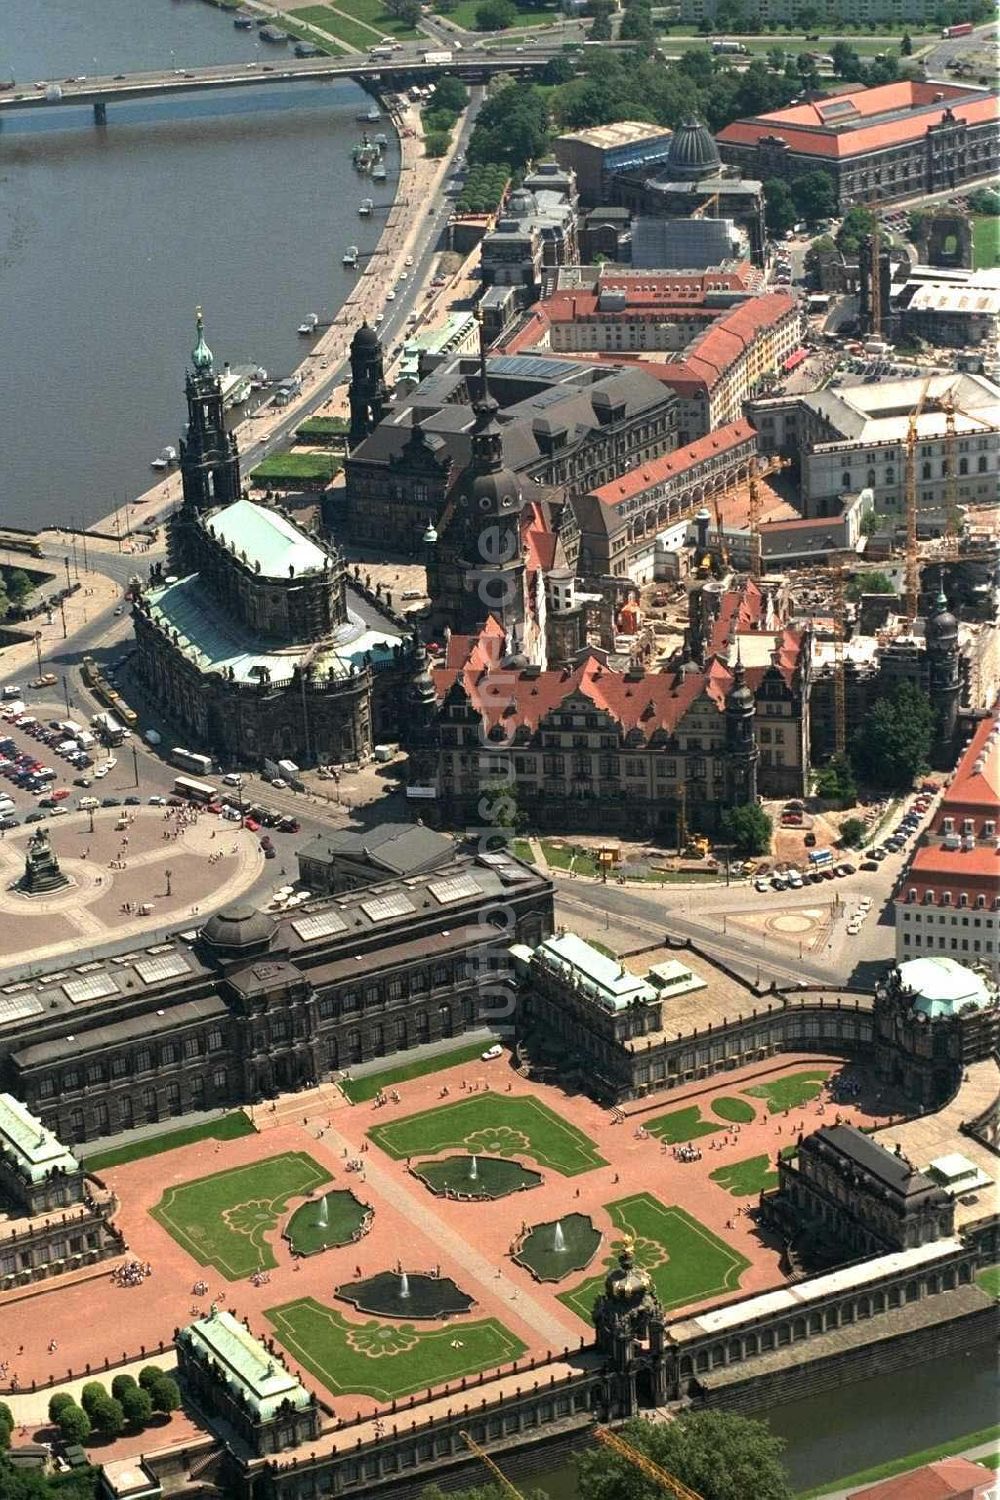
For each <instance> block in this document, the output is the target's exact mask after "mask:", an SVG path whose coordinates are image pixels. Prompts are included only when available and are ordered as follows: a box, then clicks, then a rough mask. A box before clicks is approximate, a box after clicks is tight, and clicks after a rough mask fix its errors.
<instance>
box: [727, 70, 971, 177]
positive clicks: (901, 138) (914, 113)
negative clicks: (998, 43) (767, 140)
mask: <svg viewBox="0 0 1000 1500" xmlns="http://www.w3.org/2000/svg"><path fill="white" fill-rule="evenodd" d="M938 96H943V97H940V99H939V98H938ZM962 101H964V102H962ZM844 104H850V105H851V106H853V110H854V112H853V113H847V112H845V113H843V114H842V115H841V116H840V117H838V115H837V113H836V109H835V108H831V106H837V105H841V106H842V105H844ZM935 104H937V107H936V108H935V107H933V106H934V105H935ZM949 109H950V110H951V112H952V114H953V115H954V117H955V119H956V120H963V121H964V122H965V123H966V124H967V125H979V124H985V123H987V122H989V121H990V120H996V119H998V118H1000V109H998V101H997V96H996V95H995V94H984V95H983V96H982V97H977V96H972V97H970V91H969V89H968V88H967V87H965V86H957V85H954V84H947V83H917V82H913V81H910V82H907V83H887V84H883V85H880V86H879V87H878V88H873V89H848V90H845V92H844V93H842V94H832V95H827V96H826V98H825V99H823V100H818V101H817V102H816V103H814V104H799V105H796V106H795V107H794V108H792V109H781V110H776V111H775V112H774V113H773V114H769V115H756V116H754V117H753V118H751V119H746V120H736V121H734V123H733V124H732V125H727V126H726V127H725V129H724V130H720V132H719V134H718V135H717V136H716V140H718V141H719V142H720V144H722V145H734V146H755V145H756V144H757V142H758V141H759V140H761V139H762V138H763V137H764V136H779V137H780V138H781V139H782V140H783V141H785V143H786V144H787V145H788V147H789V149H790V150H792V151H795V152H798V153H799V154H800V155H803V156H822V157H827V158H837V159H840V158H844V157H850V156H864V155H868V154H870V153H871V152H874V151H885V150H888V149H889V148H890V147H892V146H900V145H905V143H906V142H907V141H915V140H919V139H920V138H921V137H922V136H923V135H925V134H926V133H927V130H928V129H929V128H930V126H932V125H939V124H940V123H941V121H942V120H943V118H944V116H945V114H946V113H947V111H948V110H949ZM880 115H890V116H891V118H889V119H881V120H879V121H878V123H873V122H874V120H875V119H876V118H877V117H878V116H880ZM866 121H868V122H869V123H867V124H866V123H865V122H866Z"/></svg>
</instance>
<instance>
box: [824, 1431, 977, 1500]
mask: <svg viewBox="0 0 1000 1500" xmlns="http://www.w3.org/2000/svg"><path fill="white" fill-rule="evenodd" d="M996 1437H1000V1426H998V1427H983V1428H982V1429H981V1430H980V1431H979V1432H967V1433H966V1434H965V1436H964V1437H958V1438H951V1439H950V1440H949V1441H948V1442H946V1443H938V1445H937V1447H935V1448H924V1449H923V1450H922V1451H921V1452H920V1453H908V1454H906V1456H905V1457H904V1458H891V1459H889V1460H887V1462H886V1463H884V1464H876V1465H875V1466H874V1467H873V1468H871V1469H861V1470H860V1471H859V1472H858V1473H857V1474H846V1475H845V1476H844V1477H843V1478H841V1479H838V1480H837V1481H836V1484H835V1487H836V1488H837V1489H845V1490H847V1489H851V1490H853V1489H855V1488H856V1487H857V1486H859V1485H862V1484H877V1483H878V1481H879V1480H880V1479H891V1478H892V1476H893V1475H894V1474H905V1473H906V1471H907V1470H908V1469H920V1468H922V1467H923V1465H924V1464H932V1463H934V1462H935V1461H936V1460H937V1459H939V1458H948V1457H950V1456H951V1455H952V1454H953V1453H963V1452H964V1451H965V1449H966V1448H978V1447H979V1446H980V1445H981V1444H982V1443H990V1442H992V1441H993V1439H994V1438H996ZM832 1488H834V1486H833V1485H831V1484H829V1483H827V1484H818V1485H816V1486H815V1487H814V1488H813V1489H811V1490H803V1491H802V1492H801V1493H800V1494H799V1496H798V1500H813V1497H814V1496H816V1495H825V1494H826V1493H827V1492H828V1491H829V1490H830V1489H832Z"/></svg>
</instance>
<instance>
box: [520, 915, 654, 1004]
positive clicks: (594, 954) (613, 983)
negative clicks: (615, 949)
mask: <svg viewBox="0 0 1000 1500" xmlns="http://www.w3.org/2000/svg"><path fill="white" fill-rule="evenodd" d="M535 957H536V958H537V959H539V960H540V962H541V963H542V964H543V966H545V967H552V968H555V969H557V970H560V971H561V972H562V974H563V976H564V977H565V978H567V979H569V980H570V981H571V982H575V983H576V984H577V985H578V986H579V988H580V989H581V990H582V991H583V992H584V993H585V994H588V995H590V996H591V998H592V999H594V1000H596V1001H597V1003H598V1004H599V1005H602V1006H603V1007H604V1009H605V1010H626V1009H627V1008H628V1006H630V1005H633V1004H635V1003H636V1002H637V1001H638V1002H640V1003H642V1004H645V1003H647V1002H648V1001H651V1000H654V999H655V998H656V997H655V995H654V993H653V989H652V987H651V986H650V985H648V984H647V983H646V981H645V980H644V979H640V978H639V977H638V975H637V974H630V973H629V971H628V970H627V969H626V968H625V966H624V965H623V964H620V963H619V962H618V960H617V959H616V958H608V957H607V955H606V954H604V953H600V952H598V950H597V949H596V948H592V947H591V946H590V944H589V943H586V942H584V940H583V938H580V937H577V935H576V933H575V932H564V933H562V934H561V935H560V936H559V937H550V938H546V940H545V942H544V943H540V944H539V945H538V947H537V948H536V949H535Z"/></svg>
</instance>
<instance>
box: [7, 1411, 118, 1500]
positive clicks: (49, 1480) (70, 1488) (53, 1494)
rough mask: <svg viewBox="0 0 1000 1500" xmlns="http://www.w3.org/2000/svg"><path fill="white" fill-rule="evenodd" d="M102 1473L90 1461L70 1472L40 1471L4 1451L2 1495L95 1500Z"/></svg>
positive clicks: (11, 1499) (20, 1499)
mask: <svg viewBox="0 0 1000 1500" xmlns="http://www.w3.org/2000/svg"><path fill="white" fill-rule="evenodd" d="M77 1410H79V1407H78V1408H77ZM98 1477H99V1470H97V1469H95V1468H91V1467H90V1466H89V1465H88V1466H87V1467H86V1468H82V1469H74V1470H73V1471H72V1473H69V1474H40V1473H39V1472H38V1470H37V1469H18V1468H15V1467H14V1465H13V1464H12V1463H11V1461H10V1459H9V1458H7V1456H6V1455H5V1454H0V1495H2V1496H3V1500H94V1497H95V1496H96V1494H97V1480H98Z"/></svg>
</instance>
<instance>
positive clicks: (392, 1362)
mask: <svg viewBox="0 0 1000 1500" xmlns="http://www.w3.org/2000/svg"><path fill="white" fill-rule="evenodd" d="M267 1317H268V1318H269V1319H270V1321H271V1323H272V1325H273V1327H274V1330H275V1333H276V1334H277V1336H278V1338H279V1340H280V1341H281V1343H282V1344H284V1346H285V1348H286V1349H287V1350H288V1352H289V1353H290V1354H292V1355H294V1357H295V1358H296V1359H297V1360H298V1361H299V1363H300V1364H302V1365H304V1366H305V1368H306V1369H307V1370H309V1371H311V1373H312V1374H313V1375H315V1377H316V1379H317V1380H319V1381H321V1382H322V1384H323V1385H324V1386H325V1387H326V1389H327V1390H328V1391H331V1392H332V1393H333V1394H334V1395H348V1394H351V1395H358V1396H371V1397H373V1398H374V1399H375V1400H376V1401H393V1400H397V1401H398V1400H400V1399H401V1398H402V1397H404V1396H409V1395H412V1394H413V1393H414V1392H415V1391H425V1390H427V1389H428V1388H429V1387H433V1386H439V1385H444V1384H445V1383H446V1382H447V1383H449V1384H450V1383H451V1382H452V1381H454V1380H460V1379H461V1378H462V1376H463V1375H476V1374H478V1372H479V1371H480V1370H495V1369H497V1368H498V1367H499V1366H500V1365H505V1364H510V1362H511V1361H512V1360H515V1359H519V1358H520V1356H521V1355H522V1354H523V1353H524V1350H525V1346H524V1344H522V1343H521V1341H520V1339H517V1338H515V1337H514V1335H513V1334H512V1333H509V1332H508V1331H507V1329H506V1328H504V1326H503V1324H502V1323H499V1322H498V1321H497V1320H496V1318H485V1319H483V1320H481V1321H479V1322H475V1323H463V1322H459V1321H455V1320H453V1321H452V1322H450V1323H448V1325H447V1326H446V1327H445V1328H432V1329H427V1330H424V1329H420V1328H417V1327H416V1326H415V1325H414V1324H413V1323H380V1322H378V1320H377V1319H374V1318H373V1319H371V1320H370V1321H369V1322H365V1323H349V1322H348V1321H347V1319H346V1318H345V1317H343V1316H342V1315H341V1314H340V1313H339V1312H337V1311H336V1310H335V1309H334V1308H332V1307H323V1306H322V1304H321V1303H319V1302H316V1301H314V1300H313V1298H312V1297H303V1298H302V1299H301V1300H300V1301H298V1302H286V1303H284V1304H283V1305H282V1306H280V1307H271V1308H268V1309H267ZM455 1344H458V1346H459V1347H458V1348H455V1347H453V1346H454V1345H455Z"/></svg>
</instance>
